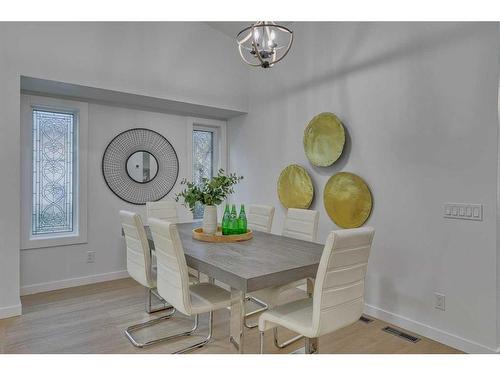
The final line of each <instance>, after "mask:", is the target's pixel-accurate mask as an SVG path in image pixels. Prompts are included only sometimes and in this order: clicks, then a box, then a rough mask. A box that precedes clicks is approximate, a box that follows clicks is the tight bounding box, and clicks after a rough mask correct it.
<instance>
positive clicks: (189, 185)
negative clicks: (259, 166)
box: [175, 169, 243, 234]
mask: <svg viewBox="0 0 500 375" xmlns="http://www.w3.org/2000/svg"><path fill="white" fill-rule="evenodd" d="M242 179H243V176H237V175H236V174H235V173H230V174H225V172H224V170H223V169H219V171H218V173H217V176H215V177H212V178H210V179H209V178H202V179H201V183H199V184H195V183H193V182H190V181H188V180H186V179H183V180H182V181H181V185H185V186H186V188H185V189H184V190H182V191H181V192H180V193H178V194H176V196H175V200H176V202H178V201H179V200H180V199H181V198H182V199H183V200H184V206H185V207H187V208H189V209H190V210H191V212H193V211H194V209H195V207H196V203H198V202H199V203H200V204H202V205H203V206H204V210H203V232H204V233H208V234H214V233H215V232H216V231H217V205H219V204H221V203H222V202H223V201H224V200H225V199H226V198H227V197H228V195H229V194H232V193H234V190H233V186H234V185H235V184H237V183H238V182H239V181H240V180H242Z"/></svg>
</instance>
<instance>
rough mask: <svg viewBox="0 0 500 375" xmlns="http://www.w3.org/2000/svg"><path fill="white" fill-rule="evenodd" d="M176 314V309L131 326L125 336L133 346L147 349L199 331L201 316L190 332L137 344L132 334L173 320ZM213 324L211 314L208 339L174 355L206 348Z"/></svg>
mask: <svg viewBox="0 0 500 375" xmlns="http://www.w3.org/2000/svg"><path fill="white" fill-rule="evenodd" d="M174 313H175V309H174V311H173V312H172V313H171V314H169V315H166V316H162V317H160V318H157V319H153V320H150V321H148V322H145V323H140V324H136V325H134V326H131V327H129V328H127V329H126V330H125V335H126V336H127V338H128V339H129V340H130V342H131V343H132V345H134V346H135V347H137V348H144V347H147V346H150V345H154V344H158V343H160V342H165V341H169V340H173V339H176V338H179V337H184V336H191V335H192V334H193V333H194V332H195V331H196V330H197V329H198V323H199V316H198V315H195V318H194V324H193V327H192V328H191V329H190V330H189V331H185V332H181V333H176V334H174V335H169V336H165V337H161V338H158V339H154V340H150V341H147V342H144V343H140V342H137V340H136V339H135V338H134V336H133V335H132V333H133V332H135V331H138V330H140V329H142V328H146V327H150V326H152V325H155V324H157V323H159V322H161V321H162V320H165V319H169V318H171V317H172V315H173V314H174ZM213 324H214V319H213V312H210V313H209V315H208V335H207V336H206V337H204V338H203V339H202V340H201V341H199V342H197V343H195V344H192V345H190V346H188V347H186V348H182V349H179V350H177V351H175V352H173V354H181V353H186V352H188V351H191V350H193V349H196V348H201V347H202V346H205V345H206V344H207V343H208V342H210V340H211V339H212V332H213Z"/></svg>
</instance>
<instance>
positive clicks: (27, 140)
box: [21, 93, 88, 250]
mask: <svg viewBox="0 0 500 375" xmlns="http://www.w3.org/2000/svg"><path fill="white" fill-rule="evenodd" d="M36 109H38V110H46V111H54V112H63V113H71V114H73V115H74V116H75V117H74V121H75V123H74V127H75V128H74V141H73V142H74V143H73V152H74V155H75V156H74V164H73V205H74V206H73V231H72V232H61V233H50V234H41V235H33V234H32V228H33V227H32V219H33V212H32V203H33V110H36ZM87 145H88V104H87V103H84V102H77V101H72V100H66V99H56V98H51V97H42V96H34V95H26V94H23V93H22V94H21V197H22V199H21V249H22V250H24V249H36V248H45V247H55V246H66V245H75V244H82V243H87V158H88V150H87V147H88V146H87Z"/></svg>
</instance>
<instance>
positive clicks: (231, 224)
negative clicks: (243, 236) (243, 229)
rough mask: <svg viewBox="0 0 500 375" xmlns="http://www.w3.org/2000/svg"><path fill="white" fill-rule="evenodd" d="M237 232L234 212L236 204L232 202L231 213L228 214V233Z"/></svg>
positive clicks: (236, 218) (236, 216) (236, 217)
mask: <svg viewBox="0 0 500 375" xmlns="http://www.w3.org/2000/svg"><path fill="white" fill-rule="evenodd" d="M237 233H238V215H237V214H236V205H235V204H233V207H232V208H231V214H230V216H229V225H228V234H237Z"/></svg>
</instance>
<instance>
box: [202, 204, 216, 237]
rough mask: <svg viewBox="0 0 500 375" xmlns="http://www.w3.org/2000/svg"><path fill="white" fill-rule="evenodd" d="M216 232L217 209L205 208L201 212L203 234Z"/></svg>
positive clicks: (214, 207)
mask: <svg viewBox="0 0 500 375" xmlns="http://www.w3.org/2000/svg"><path fill="white" fill-rule="evenodd" d="M215 232H217V207H216V206H205V207H204V210H203V233H208V234H214V233H215Z"/></svg>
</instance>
